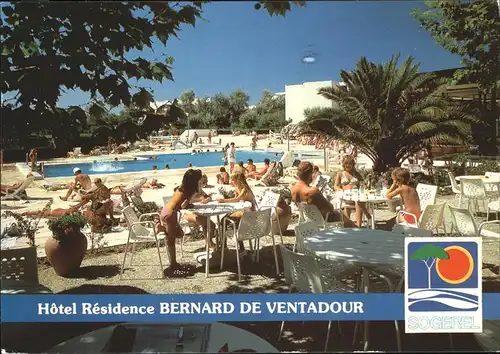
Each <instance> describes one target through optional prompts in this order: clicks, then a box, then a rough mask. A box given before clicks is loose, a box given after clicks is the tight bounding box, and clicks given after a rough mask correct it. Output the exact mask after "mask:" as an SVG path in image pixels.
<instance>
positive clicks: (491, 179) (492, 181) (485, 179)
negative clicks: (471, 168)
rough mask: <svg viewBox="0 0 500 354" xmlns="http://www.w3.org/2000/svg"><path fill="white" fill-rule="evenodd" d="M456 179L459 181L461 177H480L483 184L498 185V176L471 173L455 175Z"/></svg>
mask: <svg viewBox="0 0 500 354" xmlns="http://www.w3.org/2000/svg"><path fill="white" fill-rule="evenodd" d="M455 179H456V180H457V181H461V180H463V179H481V181H483V183H484V184H496V185H500V178H495V177H486V176H481V175H471V176H457V177H455Z"/></svg>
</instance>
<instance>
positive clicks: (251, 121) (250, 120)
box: [239, 109, 259, 130]
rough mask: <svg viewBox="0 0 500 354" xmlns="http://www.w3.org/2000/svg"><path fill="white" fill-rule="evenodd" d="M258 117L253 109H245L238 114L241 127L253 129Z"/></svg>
mask: <svg viewBox="0 0 500 354" xmlns="http://www.w3.org/2000/svg"><path fill="white" fill-rule="evenodd" d="M258 119H259V117H258V116H257V112H256V110H255V109H251V110H248V111H246V112H245V113H243V114H242V115H241V116H240V122H239V124H240V126H241V127H242V128H243V129H247V130H250V129H254V128H255V127H256V126H257V120H258Z"/></svg>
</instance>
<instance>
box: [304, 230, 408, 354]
mask: <svg viewBox="0 0 500 354" xmlns="http://www.w3.org/2000/svg"><path fill="white" fill-rule="evenodd" d="M404 244H405V238H404V237H402V236H401V235H398V234H397V233H393V232H388V231H382V230H373V229H357V228H344V229H326V230H318V231H315V232H314V233H313V234H312V235H311V236H309V237H306V238H305V239H304V246H305V247H306V248H307V249H308V250H310V251H311V252H313V253H315V254H316V255H317V256H318V257H322V258H326V259H328V260H331V261H334V262H344V263H349V264H353V265H356V266H359V267H361V268H362V269H363V276H362V289H363V292H365V293H368V291H369V282H370V277H369V275H370V270H372V269H374V268H381V267H387V268H398V269H403V268H404ZM364 336H365V338H364V350H365V351H366V350H367V349H368V344H369V343H368V339H369V336H368V321H365V334H364ZM398 340H399V334H398ZM399 346H400V343H398V347H399Z"/></svg>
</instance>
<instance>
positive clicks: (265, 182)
mask: <svg viewBox="0 0 500 354" xmlns="http://www.w3.org/2000/svg"><path fill="white" fill-rule="evenodd" d="M277 165H278V164H277V162H276V161H273V162H271V165H270V166H269V169H268V170H267V172H266V173H265V174H264V176H262V178H261V179H260V180H258V181H257V183H255V184H254V187H257V186H266V187H272V186H276V185H277V184H278V180H279V178H280V176H279V173H278V168H277Z"/></svg>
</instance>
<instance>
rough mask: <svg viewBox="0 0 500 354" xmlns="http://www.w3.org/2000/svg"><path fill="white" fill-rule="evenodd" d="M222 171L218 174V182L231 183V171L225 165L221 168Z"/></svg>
mask: <svg viewBox="0 0 500 354" xmlns="http://www.w3.org/2000/svg"><path fill="white" fill-rule="evenodd" d="M219 171H220V173H219V174H218V175H217V184H229V173H227V172H226V169H225V168H224V167H221V168H220V170H219Z"/></svg>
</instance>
